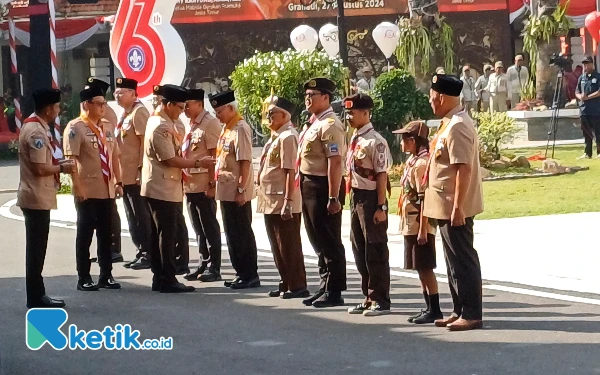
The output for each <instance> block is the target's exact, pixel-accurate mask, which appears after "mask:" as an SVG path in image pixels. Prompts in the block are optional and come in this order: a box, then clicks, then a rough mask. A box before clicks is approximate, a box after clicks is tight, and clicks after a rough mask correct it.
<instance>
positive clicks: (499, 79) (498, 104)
mask: <svg viewBox="0 0 600 375" xmlns="http://www.w3.org/2000/svg"><path fill="white" fill-rule="evenodd" d="M495 69H496V72H495V73H492V75H490V79H489V81H488V85H487V87H486V88H485V90H486V91H488V92H489V93H490V111H491V112H492V113H494V112H506V111H507V110H508V107H509V106H510V99H509V98H508V95H509V94H510V92H511V91H510V81H509V80H508V77H507V76H506V74H504V64H503V63H502V61H497V62H496V65H495Z"/></svg>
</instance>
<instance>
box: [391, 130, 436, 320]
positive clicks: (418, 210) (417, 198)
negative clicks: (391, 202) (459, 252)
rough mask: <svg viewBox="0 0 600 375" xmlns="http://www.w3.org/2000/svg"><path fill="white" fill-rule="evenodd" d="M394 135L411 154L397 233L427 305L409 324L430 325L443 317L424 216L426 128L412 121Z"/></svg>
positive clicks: (432, 246)
mask: <svg viewBox="0 0 600 375" xmlns="http://www.w3.org/2000/svg"><path fill="white" fill-rule="evenodd" d="M394 133H396V134H402V150H403V151H404V152H406V153H409V154H410V157H409V159H408V160H407V161H406V164H405V165H404V173H403V175H402V180H401V188H402V193H401V195H400V200H399V201H398V212H399V214H400V231H401V232H402V234H403V235H404V268H405V269H407V270H416V271H417V272H418V273H419V279H420V280H421V288H422V290H423V298H425V304H426V305H427V308H426V309H425V310H421V312H420V313H418V314H416V315H414V316H411V317H410V318H409V319H408V321H409V322H411V323H415V324H426V323H433V322H435V320H436V319H441V318H443V317H444V316H443V314H442V311H441V310H440V295H439V293H438V283H437V280H436V278H435V274H434V272H433V270H434V269H435V268H436V267H437V265H436V260H435V227H434V226H432V225H431V224H430V223H429V219H428V218H427V217H426V216H425V215H423V207H424V204H423V200H424V197H425V186H424V185H423V176H424V175H425V171H426V169H427V160H429V149H428V147H429V140H428V137H429V128H428V127H427V124H425V123H424V122H423V121H413V122H411V123H409V124H408V125H406V127H405V128H403V129H400V130H397V131H394Z"/></svg>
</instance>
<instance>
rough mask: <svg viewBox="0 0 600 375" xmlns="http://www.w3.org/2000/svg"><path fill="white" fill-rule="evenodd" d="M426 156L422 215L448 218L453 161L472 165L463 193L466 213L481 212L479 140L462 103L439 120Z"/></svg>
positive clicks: (452, 179) (452, 202)
mask: <svg viewBox="0 0 600 375" xmlns="http://www.w3.org/2000/svg"><path fill="white" fill-rule="evenodd" d="M432 148H433V152H432V153H431V155H430V156H429V161H428V163H429V167H428V169H429V173H428V175H427V178H428V182H429V184H428V187H427V190H425V210H424V215H425V216H427V217H429V218H433V219H440V220H450V218H451V216H452V208H453V207H454V193H455V191H456V169H455V168H452V165H453V164H468V165H470V166H471V180H470V182H469V187H468V189H467V190H466V192H465V196H464V197H463V202H464V203H463V212H464V214H465V217H474V216H475V215H477V214H480V213H481V212H483V195H482V189H481V176H480V172H479V140H478V138H477V131H476V130H475V126H474V124H473V120H471V118H470V117H469V116H468V115H467V113H466V112H465V111H463V110H462V109H461V107H456V108H455V109H453V110H452V111H450V113H448V115H446V118H445V119H444V120H443V121H442V125H441V127H440V130H439V131H438V133H437V134H436V137H435V138H434V141H433V142H432Z"/></svg>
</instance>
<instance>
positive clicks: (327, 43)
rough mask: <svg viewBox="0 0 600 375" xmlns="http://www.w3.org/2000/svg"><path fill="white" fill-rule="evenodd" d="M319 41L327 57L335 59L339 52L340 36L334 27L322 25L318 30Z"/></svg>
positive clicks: (329, 24) (332, 25)
mask: <svg viewBox="0 0 600 375" xmlns="http://www.w3.org/2000/svg"><path fill="white" fill-rule="evenodd" d="M319 40H320V41H321V45H322V46H323V48H324V49H325V52H327V54H328V55H329V56H331V57H336V56H337V54H338V53H339V52H340V35H339V31H338V27H337V26H336V25H334V24H331V23H328V24H326V25H323V27H321V29H320V30H319Z"/></svg>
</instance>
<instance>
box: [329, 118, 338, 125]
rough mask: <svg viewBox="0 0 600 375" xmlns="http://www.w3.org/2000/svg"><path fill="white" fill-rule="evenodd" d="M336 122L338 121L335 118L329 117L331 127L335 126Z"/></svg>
mask: <svg viewBox="0 0 600 375" xmlns="http://www.w3.org/2000/svg"><path fill="white" fill-rule="evenodd" d="M335 121H336V119H335V118H333V117H329V118H328V119H327V123H328V124H329V125H331V124H335Z"/></svg>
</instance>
